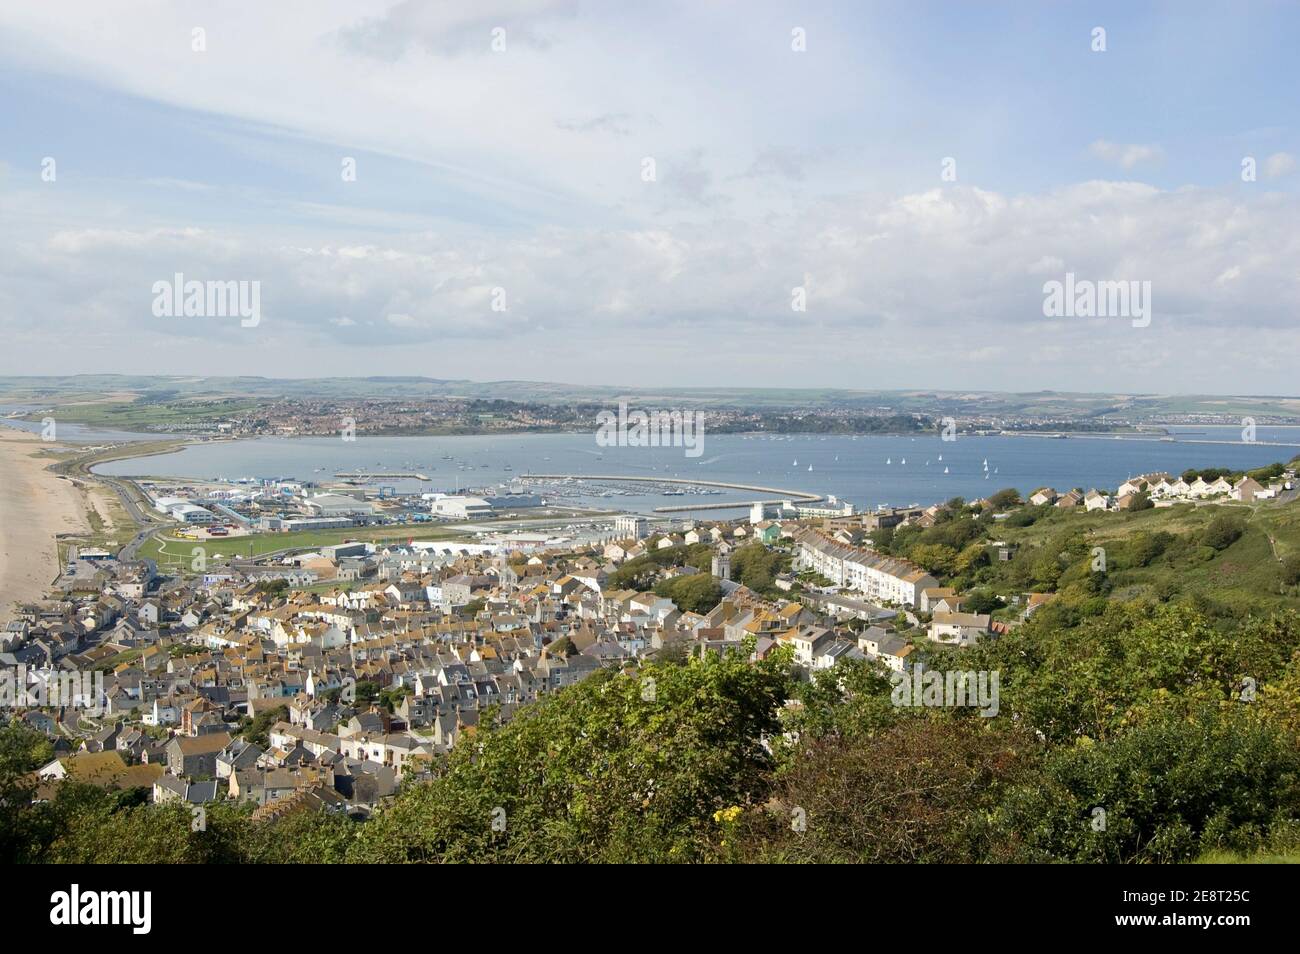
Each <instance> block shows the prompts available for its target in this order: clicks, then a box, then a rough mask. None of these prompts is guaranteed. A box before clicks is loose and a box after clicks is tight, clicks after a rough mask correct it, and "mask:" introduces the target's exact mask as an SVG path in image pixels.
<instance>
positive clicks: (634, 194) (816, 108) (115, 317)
mask: <svg viewBox="0 0 1300 954" xmlns="http://www.w3.org/2000/svg"><path fill="white" fill-rule="evenodd" d="M11 6H13V5H11ZM210 6H211V5H209V4H201V3H180V2H176V3H162V2H136V3H126V4H121V5H118V6H115V8H114V12H113V14H112V15H111V16H109V15H108V14H106V13H105V12H104V8H103V7H102V5H100V4H96V3H91V2H84V3H83V2H72V3H65V4H59V5H57V9H56V8H55V5H44V6H38V5H25V6H20V7H18V8H16V9H5V10H2V11H0V219H3V220H4V222H5V229H4V233H5V234H4V236H2V237H0V242H3V243H4V246H5V247H3V248H0V256H2V262H0V272H2V273H3V274H0V322H3V326H4V327H3V330H4V333H5V334H6V338H7V340H8V341H9V347H8V349H7V353H6V355H5V357H4V358H3V359H0V372H2V373H9V374H16V373H24V372H28V373H53V372H61V371H106V370H122V371H133V372H143V371H149V370H158V371H163V370H167V371H176V372H195V371H203V370H207V369H210V368H212V367H213V365H214V364H216V365H219V366H220V367H221V370H222V372H223V373H234V372H236V371H243V372H247V373H260V374H284V375H294V376H300V375H312V374H320V373H325V374H377V373H394V374H412V373H425V374H431V375H437V376H467V377H474V378H480V379H496V378H529V379H546V380H566V381H574V382H590V383H620V382H622V383H627V384H631V385H654V384H674V385H689V384H732V385H744V384H757V383H761V382H762V381H764V380H772V379H773V378H776V379H777V380H778V381H779V383H780V384H782V385H790V384H795V385H798V384H805V385H809V386H813V385H825V384H837V385H842V386H846V387H852V386H873V387H960V388H970V389H977V388H981V389H984V388H988V389H1012V388H1015V389H1037V388H1048V387H1050V388H1061V389H1067V388H1068V389H1075V390H1119V391H1150V390H1166V391H1193V390H1217V391H1237V392H1250V393H1259V392H1272V393H1287V392H1289V391H1294V388H1293V386H1291V384H1290V381H1291V380H1292V379H1293V373H1292V372H1291V370H1290V369H1291V368H1293V367H1294V366H1295V358H1296V357H1297V354H1296V351H1297V343H1296V338H1295V334H1294V331H1293V327H1294V321H1295V315H1296V314H1297V306H1298V305H1300V287H1298V285H1297V279H1296V269H1295V262H1296V260H1297V259H1296V252H1297V251H1298V250H1300V236H1298V235H1297V222H1300V215H1297V212H1298V211H1300V209H1298V207H1297V206H1298V204H1300V201H1298V200H1297V185H1300V172H1298V171H1297V157H1300V134H1298V133H1297V130H1296V128H1295V118H1296V117H1297V115H1300V110H1298V109H1297V107H1298V106H1300V102H1297V100H1298V99H1300V92H1297V91H1298V90H1300V82H1298V81H1297V79H1298V78H1297V76H1296V72H1297V66H1296V65H1295V63H1296V61H1295V56H1294V47H1295V38H1296V37H1297V36H1298V35H1300V30H1297V27H1300V5H1296V4H1281V3H1278V4H1272V3H1253V2H1252V3H1244V4H1243V3H1238V4H1199V3H1176V4H1174V3H1171V4H1160V3H1151V4H1143V3H1122V4H1096V3H1090V4H1015V3H1005V4H971V3H959V2H956V0H953V2H947V3H928V4H926V3H901V2H900V3H881V4H862V3H844V4H835V3H773V4H764V3H689V4H687V3H683V4H655V5H636V6H633V5H623V4H618V5H611V4H599V5H597V4H588V3H580V2H570V0H563V2H552V0H484V2H481V3H475V4H463V5H457V4H439V3H413V2H392V0H363V2H337V0H323V2H318V3H311V4H307V3H286V4H276V5H273V7H274V8H273V9H270V10H267V9H263V8H264V7H265V6H267V5H263V4H251V3H249V4H238V3H232V4H224V5H221V6H220V7H218V8H215V9H209V7H210ZM29 7H30V8H29ZM45 7H48V9H46V8H45ZM196 27H197V28H201V29H202V30H203V31H204V39H205V41H206V42H205V48H204V49H203V50H201V51H196V50H195V49H193V43H192V35H193V34H192V31H193V30H194V29H195V28H196ZM1096 27H1101V28H1103V29H1104V30H1105V40H1106V50H1105V52H1095V51H1094V50H1092V49H1091V45H1092V42H1093V41H1092V35H1091V34H1092V31H1093V29H1094V28H1096ZM498 28H499V29H501V30H504V38H505V48H504V49H503V50H497V51H494V50H493V49H492V46H491V42H492V37H493V32H492V31H493V30H494V29H498ZM796 28H798V29H801V30H803V31H804V35H805V36H806V50H804V51H795V50H792V49H791V35H792V34H791V31H792V30H794V29H796ZM46 157H52V158H53V159H54V160H55V162H56V169H57V175H56V178H55V179H54V181H46V180H43V179H42V177H41V171H42V161H43V160H44V159H45V158H46ZM345 157H351V158H354V159H355V160H356V168H357V175H356V179H355V181H344V180H343V178H342V177H341V175H340V167H341V163H342V161H343V160H344V158H345ZM947 157H951V158H952V159H953V160H954V161H955V169H956V179H955V181H951V180H950V179H944V178H942V177H941V175H940V172H941V163H942V162H943V160H944V159H945V158H947ZM1245 157H1253V158H1254V159H1255V161H1256V164H1257V166H1258V176H1257V179H1256V181H1253V182H1243V181H1242V176H1241V164H1242V160H1243V158H1245ZM646 159H653V161H654V164H655V169H656V176H655V179H654V181H653V182H646V181H644V179H643V177H642V170H643V168H644V165H643V164H644V162H645V160H646ZM178 271H179V272H183V273H184V274H186V276H187V277H192V278H195V279H199V280H214V281H230V280H235V281H244V280H247V281H258V282H260V283H261V289H262V302H263V320H261V321H260V322H259V323H258V324H257V326H256V327H251V328H250V327H240V325H239V323H238V322H230V321H223V320H221V319H219V318H212V319H206V318H198V319H172V318H159V317H157V316H156V315H154V314H153V313H152V311H151V310H150V304H151V300H152V295H151V291H150V290H151V287H152V285H153V283H154V282H155V281H157V280H159V279H169V278H170V277H171V276H172V275H173V274H174V273H175V272H178ZM1067 271H1070V272H1074V273H1076V274H1078V275H1079V276H1081V277H1086V278H1091V279H1094V280H1097V281H1107V280H1124V281H1150V282H1151V283H1152V289H1153V302H1154V306H1153V311H1154V320H1153V321H1152V323H1151V325H1150V326H1149V327H1144V328H1135V327H1133V326H1132V324H1131V323H1130V322H1128V321H1123V320H1117V319H1115V318H1105V317H1102V318H1096V319H1089V320H1075V321H1070V322H1063V321H1062V320H1060V319H1055V320H1054V319H1048V318H1045V317H1044V315H1043V309H1042V300H1043V291H1042V286H1043V283H1044V282H1045V281H1048V280H1051V279H1053V278H1057V279H1059V278H1060V277H1062V276H1063V274H1064V273H1065V272H1067ZM795 287H799V288H803V289H805V290H806V298H807V302H808V307H807V309H806V311H799V312H796V311H793V310H792V308H791V293H792V289H793V288H795ZM494 289H503V290H504V292H505V293H506V297H507V300H508V306H507V308H506V310H505V311H494V310H492V308H491V307H490V302H491V301H492V300H493V290H494ZM620 353H622V354H634V355H635V356H636V359H635V360H631V361H629V360H625V359H620V358H618V357H617V356H618V355H619V354H620Z"/></svg>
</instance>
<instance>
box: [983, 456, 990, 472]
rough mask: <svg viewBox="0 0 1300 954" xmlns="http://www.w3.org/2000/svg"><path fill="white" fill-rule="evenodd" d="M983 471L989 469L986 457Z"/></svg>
mask: <svg viewBox="0 0 1300 954" xmlns="http://www.w3.org/2000/svg"><path fill="white" fill-rule="evenodd" d="M984 469H985V470H988V469H989V459H988V458H987V457H985V458H984Z"/></svg>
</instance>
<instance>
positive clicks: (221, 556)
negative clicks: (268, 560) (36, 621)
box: [139, 523, 465, 569]
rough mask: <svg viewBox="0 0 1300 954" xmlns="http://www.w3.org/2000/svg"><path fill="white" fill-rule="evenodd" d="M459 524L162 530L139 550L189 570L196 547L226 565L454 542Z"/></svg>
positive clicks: (144, 556) (460, 534)
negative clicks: (221, 532)
mask: <svg viewBox="0 0 1300 954" xmlns="http://www.w3.org/2000/svg"><path fill="white" fill-rule="evenodd" d="M464 536H465V533H464V531H463V530H458V529H456V525H454V524H453V525H438V524H428V523H410V524H397V525H392V526H385V527H346V528H344V529H340V530H299V531H295V532H292V533H257V534H253V535H251V536H246V537H226V538H214V539H211V540H185V539H181V538H179V537H176V536H173V535H172V533H170V532H169V531H166V530H163V531H161V532H159V533H158V534H155V535H154V536H153V537H150V538H149V539H148V540H147V541H145V543H144V545H143V546H142V547H140V553H139V556H140V558H141V559H145V560H154V561H156V562H157V563H158V564H159V566H160V567H165V566H167V565H168V564H170V565H172V566H176V565H178V564H179V565H181V567H182V569H183V568H184V567H187V566H188V565H189V563H190V561H191V560H192V559H193V550H194V548H195V547H199V546H201V547H203V548H204V549H205V550H206V551H207V556H208V560H209V561H217V562H224V561H225V560H226V559H228V558H230V557H232V556H233V557H239V558H241V559H242V558H250V557H258V556H263V555H265V554H267V553H274V552H277V551H280V550H312V549H315V548H317V547H327V546H331V545H333V544H336V543H343V542H344V541H347V540H359V541H365V542H367V543H385V542H405V541H407V540H411V539H415V540H454V539H457V538H460V537H464Z"/></svg>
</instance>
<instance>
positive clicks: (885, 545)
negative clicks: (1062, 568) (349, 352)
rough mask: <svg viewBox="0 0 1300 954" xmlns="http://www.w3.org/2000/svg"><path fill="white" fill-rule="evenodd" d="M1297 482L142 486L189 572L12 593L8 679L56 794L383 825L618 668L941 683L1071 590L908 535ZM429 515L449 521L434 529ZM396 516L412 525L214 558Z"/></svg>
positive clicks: (974, 546)
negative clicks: (550, 505)
mask: <svg viewBox="0 0 1300 954" xmlns="http://www.w3.org/2000/svg"><path fill="white" fill-rule="evenodd" d="M1294 478H1295V472H1294V470H1293V469H1291V468H1288V467H1283V466H1281V465H1277V466H1274V467H1271V468H1263V469H1260V470H1259V471H1257V472H1253V475H1252V474H1246V473H1235V474H1234V473H1232V472H1228V471H1223V470H1207V471H1203V472H1188V473H1187V474H1183V475H1179V476H1175V475H1171V474H1168V473H1146V474H1142V475H1138V476H1134V477H1131V478H1129V479H1128V480H1126V481H1125V482H1124V483H1123V484H1121V485H1120V486H1119V487H1117V488H1115V489H1114V490H1113V491H1102V490H1097V489H1087V490H1084V489H1079V488H1074V489H1065V490H1062V491H1060V492H1058V491H1057V490H1054V489H1052V488H1049V487H1041V488H1038V489H1037V490H1035V491H1033V492H1032V493H1031V494H1029V495H1028V496H1027V499H1025V500H1023V501H1022V500H1021V499H1020V497H1019V495H1018V494H1016V493H1015V492H1014V491H1002V492H999V494H997V495H994V496H992V497H990V498H988V499H979V500H972V501H963V500H959V499H958V500H954V501H948V502H946V503H941V504H934V505H931V506H926V507H921V506H916V507H909V508H882V507H878V508H876V509H873V510H865V511H861V512H859V511H858V510H857V508H855V506H854V505H853V504H852V503H849V502H847V501H842V500H838V499H836V498H835V497H833V496H828V497H824V498H823V497H816V496H813V495H807V494H805V495H803V496H802V499H792V500H785V501H776V502H771V501H768V502H763V501H757V502H753V503H752V504H751V505H750V506H749V508H748V513H747V514H746V515H745V516H743V517H740V518H737V519H696V518H694V517H685V518H679V517H676V516H666V515H649V516H648V515H644V514H638V513H622V514H614V515H601V514H600V513H599V512H596V511H590V510H588V511H582V510H580V509H578V510H571V511H565V512H564V513H563V519H564V520H567V521H568V523H566V524H564V525H563V526H559V525H558V524H555V523H552V524H550V525H547V526H542V527H536V528H532V529H530V528H529V527H528V526H527V525H526V524H520V523H518V522H513V523H511V522H509V521H507V520H506V519H505V518H517V517H519V516H520V515H521V514H528V513H536V512H538V510H544V509H545V507H546V504H547V501H545V500H544V499H543V496H542V495H540V494H530V493H528V492H527V489H526V488H525V487H523V486H522V485H521V486H514V487H510V486H506V487H504V488H501V492H500V497H499V498H496V497H493V496H492V495H487V496H483V497H478V496H467V495H464V494H461V495H457V494H447V493H442V492H424V493H412V494H406V495H402V496H400V497H398V496H396V495H393V494H391V493H389V492H386V491H384V490H383V489H382V488H376V487H374V486H372V484H373V482H369V483H366V484H364V485H362V486H357V487H355V488H352V489H350V490H349V489H347V488H333V489H320V488H317V487H312V486H308V485H304V484H303V483H301V482H288V481H252V482H249V483H248V484H245V485H243V486H240V485H238V484H235V485H224V484H213V483H203V482H194V481H191V482H183V481H159V480H135V481H130V482H128V483H129V484H130V486H131V488H132V490H133V492H134V493H135V494H136V495H138V497H139V499H140V500H141V502H142V503H144V504H146V507H147V510H148V516H147V518H146V519H147V520H148V521H153V522H156V523H160V524H161V525H162V527H161V528H159V527H151V528H150V529H151V532H155V533H166V534H170V535H171V537H170V539H172V540H174V541H176V540H183V541H187V542H188V543H193V544H195V545H194V546H193V547H192V548H190V547H188V544H187V546H185V547H182V549H181V552H182V554H183V555H184V558H183V559H176V560H172V561H167V560H165V559H161V558H160V557H159V554H158V553H155V554H154V558H148V557H141V556H139V555H137V553H136V548H135V547H130V548H127V549H126V550H123V551H121V552H115V551H111V550H106V549H102V548H93V547H79V546H75V545H73V546H70V547H69V548H68V549H67V553H66V555H65V557H64V561H63V565H62V566H61V567H60V572H59V575H58V578H57V579H56V581H55V583H54V585H53V586H52V587H51V589H50V591H49V592H48V593H47V598H45V599H39V600H32V601H27V602H20V603H19V604H17V605H15V606H13V607H9V608H8V609H11V610H12V612H11V614H10V618H9V620H8V622H7V623H6V624H5V627H4V630H3V633H0V665H2V666H3V669H4V671H5V673H6V682H5V684H4V686H3V687H0V688H3V690H4V692H5V694H6V697H7V698H6V700H5V702H6V706H7V708H8V709H9V711H11V713H13V714H14V715H16V716H17V717H18V718H19V719H20V720H21V721H22V722H23V723H24V724H26V725H27V726H29V727H30V728H32V729H34V730H37V731H39V732H40V733H42V734H43V735H44V736H46V737H47V739H48V740H49V742H50V744H51V746H52V751H53V753H54V756H53V758H52V759H51V760H50V761H48V763H46V764H43V765H42V766H40V767H39V769H38V775H39V779H40V783H41V787H40V788H39V790H38V792H37V795H36V797H38V798H42V797H49V793H50V791H51V786H57V785H58V784H59V783H60V782H61V781H62V780H66V779H74V780H78V781H81V782H86V783H89V784H92V785H95V786H99V787H103V788H107V789H135V788H144V789H147V790H148V792H149V797H150V799H151V800H152V801H154V802H159V803H164V802H170V801H180V802H184V803H187V804H190V805H193V806H203V805H207V804H209V803H213V802H218V801H235V802H252V803H254V804H255V805H256V812H257V813H258V814H257V817H259V818H271V819H273V818H276V817H279V816H280V815H282V814H284V813H288V812H297V811H307V810H310V811H329V812H340V813H346V814H348V815H350V816H351V817H353V818H358V819H364V818H367V817H369V816H371V815H372V813H374V812H377V811H382V809H383V807H384V805H385V803H386V802H387V801H388V800H390V799H392V798H393V797H394V796H395V795H396V793H397V792H398V791H399V789H400V788H401V786H402V785H403V783H404V782H407V781H410V780H416V781H418V780H419V779H421V778H426V779H427V778H429V777H430V776H431V774H432V773H436V772H437V771H438V765H439V764H440V759H441V758H443V757H445V756H446V755H447V754H448V753H449V752H451V751H452V750H453V749H454V748H455V747H456V746H457V745H463V744H464V743H465V740H466V739H468V738H472V737H473V736H474V735H475V733H476V732H478V731H480V730H481V729H482V728H485V727H486V726H488V725H501V724H504V723H507V722H508V721H509V720H510V719H511V718H512V717H513V716H514V714H515V713H517V712H518V711H519V709H520V708H521V707H524V706H528V705H529V704H531V703H535V702H537V701H538V700H540V699H543V698H544V697H546V696H548V695H549V694H553V693H556V692H559V691H561V690H563V689H565V688H566V687H570V686H573V685H574V684H576V683H579V682H581V681H582V680H584V679H586V678H588V677H590V676H591V675H592V674H594V673H596V672H598V671H601V670H613V671H616V672H623V673H628V674H635V672H636V671H637V669H638V667H639V666H640V665H642V664H643V663H644V662H646V661H648V660H656V659H658V660H662V659H667V658H682V659H684V658H689V657H700V658H703V657H705V656H707V655H710V654H724V655H725V654H736V653H740V654H742V655H744V656H745V657H746V658H748V659H750V660H753V661H758V660H762V659H765V658H766V657H768V656H769V655H771V654H773V653H784V654H786V655H787V658H788V659H789V660H790V662H791V664H792V665H793V666H795V667H796V668H797V669H799V670H801V671H802V672H804V673H805V676H806V677H808V676H811V675H812V674H814V673H816V672H818V671H820V670H827V669H831V668H833V667H835V666H837V665H839V664H840V663H842V662H845V661H851V660H857V661H860V662H862V663H864V664H867V665H871V666H874V667H878V670H879V671H880V672H893V673H911V672H913V671H916V672H918V673H919V672H920V671H921V670H922V669H923V668H924V666H925V662H924V660H925V659H926V658H928V655H929V653H930V652H932V651H935V650H939V649H942V648H945V647H971V646H975V645H978V644H979V643H980V642H981V641H984V640H989V639H997V638H999V637H1001V636H1003V635H1005V634H1007V633H1009V632H1012V631H1013V630H1014V629H1015V628H1016V627H1018V626H1019V625H1021V624H1022V623H1023V622H1024V621H1025V620H1027V619H1029V618H1030V617H1031V616H1032V615H1033V614H1034V613H1035V612H1037V611H1038V610H1040V609H1041V608H1042V607H1043V606H1044V605H1047V604H1048V603H1049V602H1050V601H1051V600H1052V598H1053V592H1052V587H1051V586H1050V585H1049V586H1045V587H1043V588H1041V589H1037V590H1024V591H1018V592H1011V591H1008V592H1005V593H1003V594H1002V596H1001V597H999V598H995V599H990V598H989V597H988V595H987V594H985V593H977V592H973V591H972V592H970V593H967V592H963V591H962V590H961V589H959V588H957V587H954V586H952V585H949V583H950V581H951V579H952V578H953V577H955V576H956V575H957V572H956V571H955V570H954V568H953V564H954V562H955V557H956V555H957V554H956V551H955V550H954V551H953V556H952V557H950V558H949V557H945V558H942V559H941V558H939V557H935V556H933V551H934V549H935V548H933V547H931V548H929V549H926V548H924V547H922V548H917V549H914V550H913V551H912V552H913V554H915V555H917V556H918V559H921V558H920V554H922V553H923V552H924V553H926V557H925V558H924V559H923V562H924V563H925V564H926V565H922V562H917V561H914V560H912V559H908V558H906V557H904V556H900V555H898V554H897V553H891V552H889V541H890V540H896V539H898V538H900V537H901V536H902V535H903V534H905V533H912V534H924V533H926V532H931V533H933V532H938V531H943V530H944V529H945V527H957V526H962V527H967V528H969V529H971V531H972V532H971V534H967V535H966V537H965V539H967V540H968V544H967V545H966V546H965V548H964V549H963V550H962V552H961V554H960V556H961V559H962V560H963V561H964V562H965V564H966V565H968V566H979V565H984V566H991V567H996V566H998V565H1000V564H1005V563H1008V562H1009V561H1012V560H1014V559H1015V558H1016V545H1015V544H1014V543H1008V542H1006V541H1005V540H1003V539H1001V538H1000V536H999V525H1002V526H1004V527H1008V528H1009V527H1010V526H1013V525H1016V524H1017V523H1019V524H1020V525H1024V523H1025V520H1024V519H1019V518H1024V517H1026V516H1028V518H1029V519H1030V520H1033V519H1047V515H1050V514H1051V513H1062V512H1065V511H1071V510H1077V511H1078V512H1079V513H1081V514H1091V513H1094V512H1097V513H1098V514H1099V515H1106V514H1112V515H1116V516H1115V517H1113V519H1119V517H1118V515H1120V514H1123V513H1132V512H1137V511H1141V510H1143V509H1157V508H1172V507H1177V506H1192V507H1215V506H1217V505H1220V504H1225V505H1226V504H1259V503H1264V504H1267V503H1275V502H1288V501H1289V500H1290V499H1292V498H1293V497H1294V496H1295V490H1294V488H1293V481H1294ZM545 512H546V513H548V514H551V515H552V516H554V515H555V511H551V510H545ZM417 517H418V521H423V522H424V524H425V526H426V527H429V528H432V527H434V526H437V527H440V528H445V529H446V530H447V531H449V533H448V534H447V535H443V536H439V537H438V538H436V539H430V540H427V541H422V540H420V539H419V535H420V533H421V531H420V529H419V522H418V521H417V519H416V518H417ZM470 521H474V523H470ZM493 521H500V522H499V523H496V524H493ZM386 523H395V524H398V525H399V526H400V527H402V528H407V527H409V528H411V529H410V530H409V531H405V530H404V532H409V533H410V536H409V537H408V538H406V539H390V540H387V541H379V542H374V541H370V542H367V541H364V540H360V539H348V538H346V537H341V538H339V539H338V540H337V542H332V543H328V544H324V545H318V546H302V545H298V546H293V545H290V546H271V547H269V548H268V547H263V548H262V549H261V551H260V552H258V553H253V552H252V549H251V548H250V554H249V555H248V556H247V557H244V558H239V557H237V556H233V555H232V556H231V557H229V558H222V557H221V556H220V554H219V553H217V552H216V551H217V548H222V547H224V548H228V549H230V550H231V551H232V553H237V552H238V542H239V540H240V539H247V540H250V541H268V540H269V541H271V543H272V544H274V542H275V541H276V540H277V539H280V540H293V539H296V537H295V536H294V534H299V535H300V534H301V533H303V532H307V531H330V532H334V533H342V534H346V533H347V532H348V531H349V529H350V528H351V529H353V530H354V531H355V532H356V533H358V534H360V533H361V532H362V531H363V530H364V528H367V527H375V526H383V525H384V524H386ZM978 527H983V528H985V529H984V530H981V531H978V533H977V532H976V530H975V528H978ZM939 549H942V548H939ZM191 554H192V558H191Z"/></svg>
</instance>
